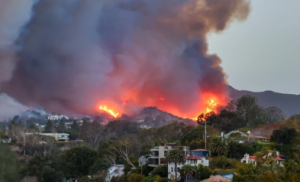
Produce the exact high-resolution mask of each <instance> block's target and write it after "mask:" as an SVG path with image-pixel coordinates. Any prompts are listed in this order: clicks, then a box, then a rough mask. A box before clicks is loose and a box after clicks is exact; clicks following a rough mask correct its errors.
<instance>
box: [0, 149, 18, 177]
mask: <svg viewBox="0 0 300 182" xmlns="http://www.w3.org/2000/svg"><path fill="white" fill-rule="evenodd" d="M0 181H1V182H2V181H4V182H6V181H7V182H8V181H9V182H19V181H20V176H19V171H18V160H17V157H16V156H15V155H14V153H13V152H12V151H11V150H10V149H9V147H6V146H5V145H2V144H0Z"/></svg>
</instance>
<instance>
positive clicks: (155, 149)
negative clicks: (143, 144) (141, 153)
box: [151, 147, 159, 151]
mask: <svg viewBox="0 0 300 182" xmlns="http://www.w3.org/2000/svg"><path fill="white" fill-rule="evenodd" d="M158 149H159V147H151V151H158Z"/></svg>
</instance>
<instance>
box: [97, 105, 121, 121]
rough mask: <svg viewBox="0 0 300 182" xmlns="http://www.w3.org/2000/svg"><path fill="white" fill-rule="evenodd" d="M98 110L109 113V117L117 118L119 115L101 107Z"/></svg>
mask: <svg viewBox="0 0 300 182" xmlns="http://www.w3.org/2000/svg"><path fill="white" fill-rule="evenodd" d="M99 109H100V110H102V111H106V112H107V113H109V114H110V115H112V116H113V117H115V118H116V117H117V116H118V115H119V113H116V112H114V111H113V110H111V109H107V107H106V106H104V107H102V106H101V105H100V106H99Z"/></svg>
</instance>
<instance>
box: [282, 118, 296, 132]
mask: <svg viewBox="0 0 300 182" xmlns="http://www.w3.org/2000/svg"><path fill="white" fill-rule="evenodd" d="M279 126H281V127H285V128H290V129H292V128H294V129H295V130H296V131H297V132H298V131H299V130H300V126H299V121H298V120H297V119H290V118H289V119H286V120H284V121H282V122H281V123H279Z"/></svg>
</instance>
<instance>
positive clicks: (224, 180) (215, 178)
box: [201, 175, 231, 182]
mask: <svg viewBox="0 0 300 182" xmlns="http://www.w3.org/2000/svg"><path fill="white" fill-rule="evenodd" d="M220 181H222V182H230V181H231V180H230V179H228V178H225V177H223V176H220V175H216V176H212V177H210V178H208V179H205V180H202V181H201V182H220Z"/></svg>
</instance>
